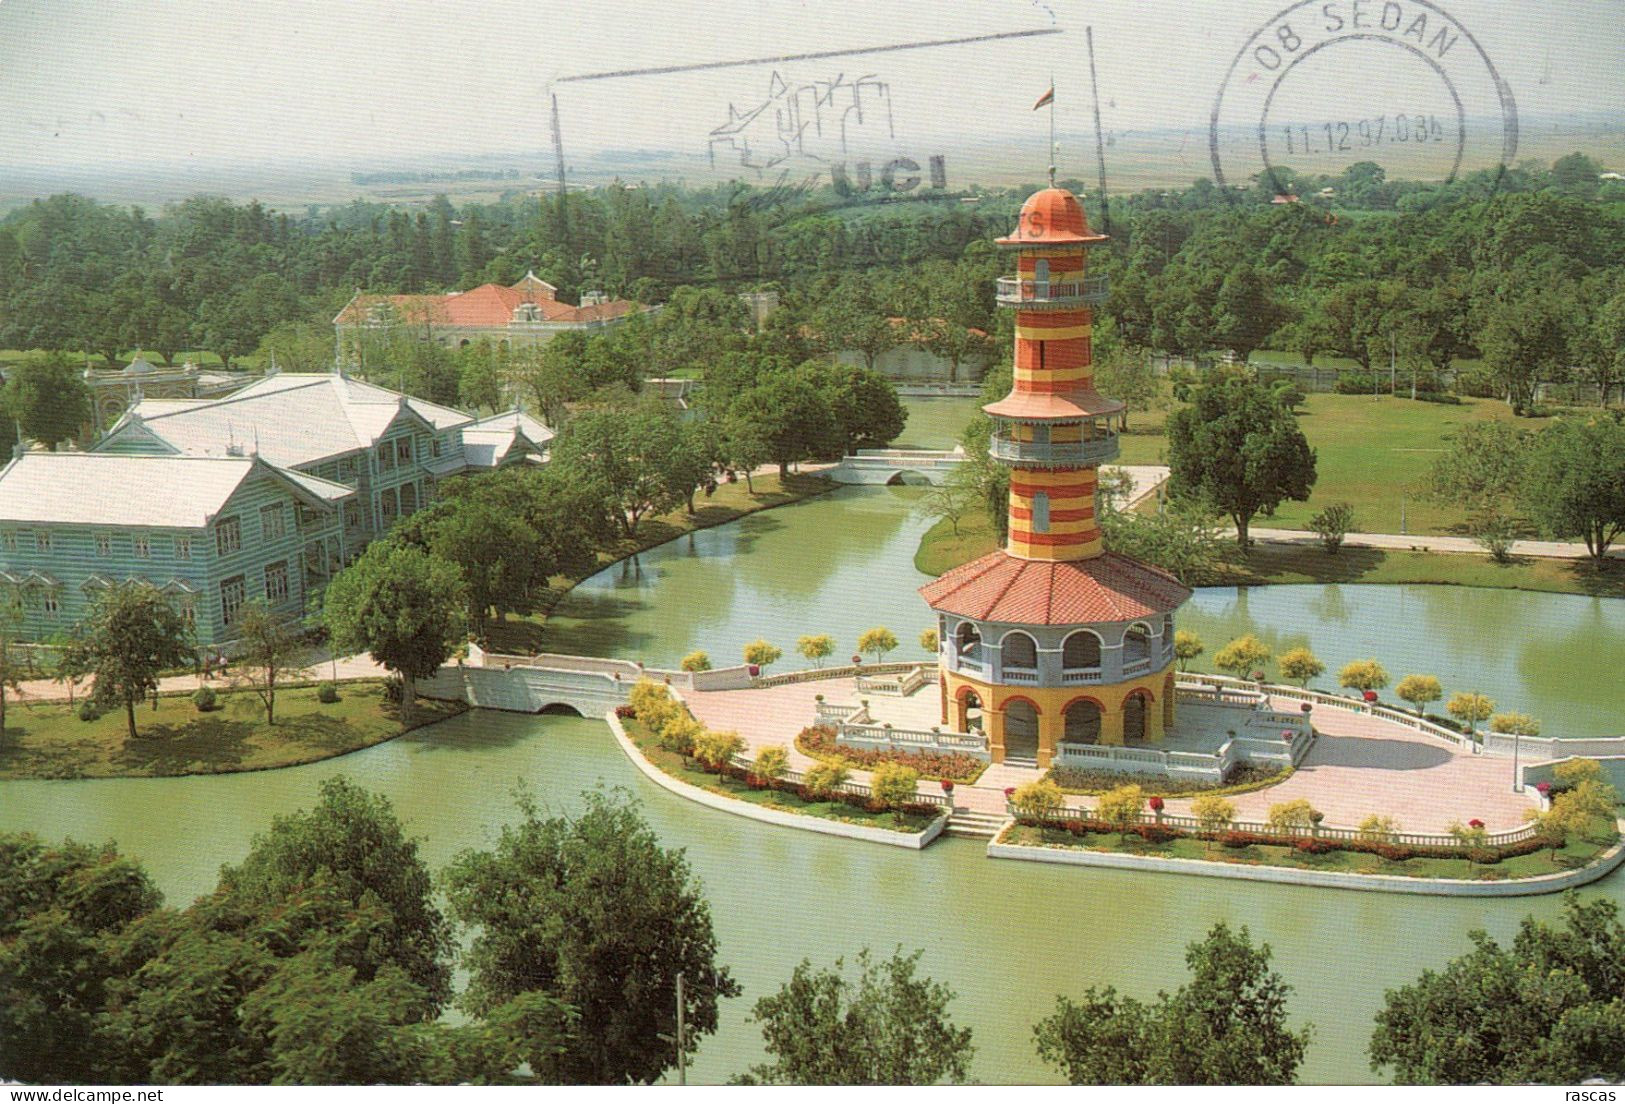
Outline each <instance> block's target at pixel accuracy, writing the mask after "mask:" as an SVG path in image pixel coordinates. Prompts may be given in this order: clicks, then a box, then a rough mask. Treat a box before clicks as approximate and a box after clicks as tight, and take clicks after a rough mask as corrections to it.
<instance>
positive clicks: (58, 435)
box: [0, 353, 94, 450]
mask: <svg viewBox="0 0 1625 1104" xmlns="http://www.w3.org/2000/svg"><path fill="white" fill-rule="evenodd" d="M0 404H3V405H4V406H5V410H6V413H7V414H10V415H11V416H12V417H13V418H15V419H16V420H17V423H18V425H19V426H21V427H22V432H23V435H24V436H26V437H30V438H32V439H34V440H36V441H38V442H40V443H41V444H43V445H45V446H46V447H47V448H50V449H53V450H54V449H55V448H56V447H57V446H58V445H60V444H61V443H62V442H63V441H71V440H72V439H73V438H75V437H77V436H78V435H79V433H80V432H81V431H82V430H84V429H85V428H86V427H87V426H89V425H90V421H91V417H92V414H93V410H94V407H93V404H92V401H91V394H90V385H89V384H87V383H85V380H84V376H83V375H82V374H80V372H79V371H78V370H77V369H75V368H74V366H73V363H72V362H71V361H69V360H68V358H67V356H66V355H65V354H62V353H30V354H29V355H28V356H25V357H23V358H22V360H20V361H18V362H17V364H16V365H15V366H13V367H12V368H10V369H8V370H7V372H6V385H5V388H4V389H3V390H0Z"/></svg>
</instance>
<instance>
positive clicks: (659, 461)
mask: <svg viewBox="0 0 1625 1104" xmlns="http://www.w3.org/2000/svg"><path fill="white" fill-rule="evenodd" d="M684 453H685V446H684V440H683V431H682V427H681V426H680V424H679V423H678V420H677V417H676V415H675V414H673V413H672V412H670V411H669V410H667V409H665V408H664V406H661V405H658V404H651V403H646V404H641V405H639V406H636V407H635V408H633V409H631V410H609V409H599V410H589V411H586V412H584V413H582V414H579V415H577V416H576V417H575V418H574V419H573V420H572V421H571V422H570V424H569V425H568V426H567V427H566V429H565V431H564V433H562V434H561V435H560V436H559V437H558V438H557V440H555V441H554V442H553V465H554V466H556V467H557V468H558V469H559V471H560V472H562V473H566V474H567V476H568V477H569V478H572V479H575V480H578V481H580V482H582V483H585V484H588V485H592V486H597V487H602V488H603V489H604V490H605V491H606V492H607V494H608V498H609V502H610V504H611V507H612V511H613V516H614V518H615V521H616V523H617V525H618V526H619V527H620V529H621V531H622V533H623V534H624V535H625V536H626V537H628V538H633V537H636V536H637V532H638V522H639V521H641V520H642V519H643V517H644V516H645V515H647V514H650V513H660V512H661V511H663V510H668V509H670V508H672V507H673V506H676V505H677V504H678V503H679V502H682V501H683V497H684V493H685V492H684V489H683V487H684V484H683V481H682V480H678V481H675V482H674V480H673V477H672V473H673V471H674V470H677V469H683V470H684V471H685V472H686V470H687V462H688V459H689V458H688V457H687V456H686V455H684ZM687 486H688V487H692V486H693V484H692V483H688V484H687Z"/></svg>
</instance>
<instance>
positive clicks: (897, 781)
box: [869, 763, 920, 812]
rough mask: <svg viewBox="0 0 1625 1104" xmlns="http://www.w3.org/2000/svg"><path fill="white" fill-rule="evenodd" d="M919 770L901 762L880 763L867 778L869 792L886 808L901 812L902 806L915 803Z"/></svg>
mask: <svg viewBox="0 0 1625 1104" xmlns="http://www.w3.org/2000/svg"><path fill="white" fill-rule="evenodd" d="M919 782H920V772H919V771H917V770H914V769H913V768H912V767H905V766H903V765H902V764H901V763H882V764H880V766H878V767H876V768H875V769H874V773H873V775H872V776H871V777H870V779H869V792H870V793H872V794H874V797H875V800H876V801H878V802H880V803H881V804H882V805H883V806H885V807H886V808H888V809H892V810H894V811H897V812H901V811H902V808H903V806H905V805H912V804H915V803H916V799H917V798H918V796H919V795H918V793H917V791H916V787H917V786H918V785H919Z"/></svg>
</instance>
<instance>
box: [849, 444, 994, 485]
mask: <svg viewBox="0 0 1625 1104" xmlns="http://www.w3.org/2000/svg"><path fill="white" fill-rule="evenodd" d="M964 462H965V450H964V449H962V448H956V449H954V450H953V451H951V452H933V451H931V450H929V449H859V450H858V451H857V452H856V453H854V454H853V455H851V456H843V457H841V462H840V463H838V464H836V465H835V466H834V467H833V468H830V469H828V470H827V471H825V472H824V474H825V475H827V476H829V477H830V478H831V479H833V480H834V481H835V482H837V483H859V484H883V483H911V482H922V481H923V482H926V483H932V484H940V483H943V482H944V481H946V480H947V478H948V476H949V475H950V474H951V473H952V472H953V470H954V469H955V468H957V467H959V465H961V464H963V463H964ZM911 476H912V477H914V478H912V479H911V478H910V477H911Z"/></svg>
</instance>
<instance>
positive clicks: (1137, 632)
mask: <svg viewBox="0 0 1625 1104" xmlns="http://www.w3.org/2000/svg"><path fill="white" fill-rule="evenodd" d="M1150 658H1151V627H1150V626H1149V625H1146V624H1143V623H1141V622H1139V621H1136V622H1134V624H1132V625H1130V626H1129V627H1128V631H1127V632H1125V633H1124V634H1123V666H1124V667H1127V666H1129V665H1130V664H1133V663H1141V662H1144V661H1147V660H1149V659H1150Z"/></svg>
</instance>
